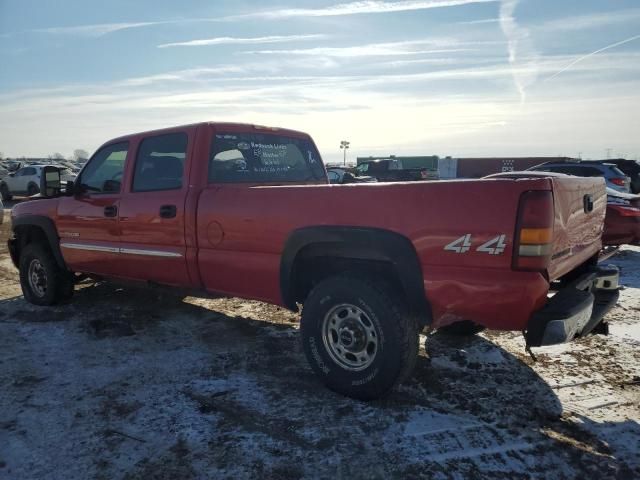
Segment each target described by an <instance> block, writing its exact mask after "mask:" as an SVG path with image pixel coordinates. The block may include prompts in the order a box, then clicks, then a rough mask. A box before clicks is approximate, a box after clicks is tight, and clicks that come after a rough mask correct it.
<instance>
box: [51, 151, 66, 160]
mask: <svg viewBox="0 0 640 480" xmlns="http://www.w3.org/2000/svg"><path fill="white" fill-rule="evenodd" d="M51 156H52V157H53V159H54V160H64V155H62V154H61V153H60V152H56V153H54V154H53V155H51Z"/></svg>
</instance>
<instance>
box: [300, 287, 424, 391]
mask: <svg viewBox="0 0 640 480" xmlns="http://www.w3.org/2000/svg"><path fill="white" fill-rule="evenodd" d="M301 334H302V342H303V347H304V352H305V355H306V357H307V360H308V361H309V364H310V365H311V368H312V369H313V370H314V371H315V373H316V374H317V375H318V376H319V377H320V378H321V379H322V381H323V382H324V383H325V385H327V386H328V387H329V388H330V389H332V390H334V391H336V392H338V393H341V394H343V395H346V396H349V397H353V398H357V399H360V400H373V399H376V398H379V397H382V396H384V395H385V394H387V393H389V392H390V391H391V390H392V389H393V387H394V386H395V385H397V384H399V383H401V382H402V381H403V380H405V379H406V378H407V377H408V376H409V375H410V374H411V372H412V370H413V367H414V365H415V361H416V358H417V355H418V327H417V322H416V320H415V318H413V317H412V316H410V315H409V314H408V313H407V312H406V309H405V308H404V307H403V304H402V302H401V300H400V298H399V296H398V295H397V294H396V293H395V292H394V291H393V290H392V289H391V288H389V287H388V286H386V285H385V284H384V283H382V282H379V281H371V280H368V279H364V278H361V277H358V276H355V275H354V276H350V275H344V276H336V277H331V278H328V279H326V280H324V281H322V282H321V283H319V284H318V285H317V286H316V287H315V288H314V289H313V290H312V291H311V293H310V294H309V297H308V298H307V300H306V301H305V303H304V307H303V310H302V320H301Z"/></svg>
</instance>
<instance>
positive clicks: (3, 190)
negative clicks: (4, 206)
mask: <svg viewBox="0 0 640 480" xmlns="http://www.w3.org/2000/svg"><path fill="white" fill-rule="evenodd" d="M0 195H1V196H2V200H3V201H5V202H8V201H9V200H11V199H12V198H13V196H12V195H11V194H10V193H9V187H7V184H6V183H3V184H2V185H0Z"/></svg>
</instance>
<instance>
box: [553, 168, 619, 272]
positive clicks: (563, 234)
mask: <svg viewBox="0 0 640 480" xmlns="http://www.w3.org/2000/svg"><path fill="white" fill-rule="evenodd" d="M550 180H551V182H552V184H553V200H554V209H555V220H554V226H553V249H552V256H551V263H550V264H549V268H548V272H549V278H550V280H555V279H557V278H559V277H561V276H562V275H564V274H566V273H568V272H570V271H571V270H573V269H575V268H576V267H578V266H580V265H581V264H582V263H584V262H585V261H587V260H588V259H589V258H591V257H592V256H593V255H595V254H596V253H598V251H599V250H600V248H601V236H602V229H603V225H604V216H605V212H606V207H607V193H606V188H605V182H604V179H602V178H599V177H598V178H582V177H551V178H550Z"/></svg>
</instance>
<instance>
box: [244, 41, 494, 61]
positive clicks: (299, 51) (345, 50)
mask: <svg viewBox="0 0 640 480" xmlns="http://www.w3.org/2000/svg"><path fill="white" fill-rule="evenodd" d="M502 43H504V42H501V41H476V42H465V41H460V40H456V39H452V38H428V39H421V40H407V41H403V42H384V43H368V44H363V45H354V46H350V47H314V48H295V49H280V50H251V51H246V52H242V53H245V54H254V55H298V56H312V57H333V58H357V57H382V56H396V55H403V56H404V55H419V54H433V53H458V52H468V51H472V50H477V47H478V46H481V45H500V44H502ZM425 47H428V48H427V49H425ZM468 47H472V48H468Z"/></svg>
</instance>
